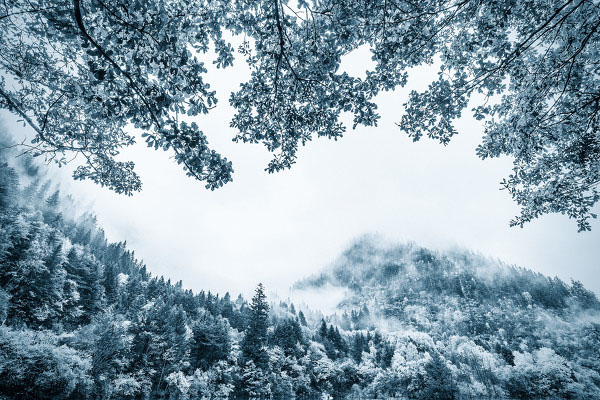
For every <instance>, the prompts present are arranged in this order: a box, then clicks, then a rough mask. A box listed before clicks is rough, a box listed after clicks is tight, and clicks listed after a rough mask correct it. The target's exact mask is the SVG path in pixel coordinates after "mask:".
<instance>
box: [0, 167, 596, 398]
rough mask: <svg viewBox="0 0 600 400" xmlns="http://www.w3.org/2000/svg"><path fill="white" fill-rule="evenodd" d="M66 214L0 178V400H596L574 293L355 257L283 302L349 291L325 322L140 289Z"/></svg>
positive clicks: (423, 256)
mask: <svg viewBox="0 0 600 400" xmlns="http://www.w3.org/2000/svg"><path fill="white" fill-rule="evenodd" d="M69 209H70V206H69V201H68V199H65V198H63V197H61V195H60V193H59V192H58V191H56V190H53V189H52V188H51V184H50V183H49V182H44V179H43V177H42V175H41V174H40V173H39V171H38V168H37V167H36V166H35V165H34V164H32V163H31V161H30V160H28V159H23V160H22V161H21V162H20V164H19V165H14V166H9V165H8V164H7V163H6V160H5V159H2V160H0V228H1V229H0V398H36V399H44V398H47V399H50V398H63V399H93V398H103V399H109V398H114V399H160V398H174V399H188V398H203V397H206V398H209V397H219V398H221V397H263V398H267V397H269V398H290V397H294V396H296V397H311V398H314V397H318V396H321V395H329V396H333V397H343V396H349V395H352V396H362V397H368V398H374V397H375V398H388V397H393V396H406V397H408V398H414V399H430V398H438V399H452V398H458V397H465V398H481V397H486V396H488V397H489V396H494V397H501V396H514V397H519V398H540V397H564V398H593V397H597V396H599V395H600V373H599V372H600V355H599V353H598V351H597V349H598V348H599V346H600V324H598V321H599V319H598V316H599V310H600V306H599V304H598V300H597V299H596V297H595V295H594V294H593V293H591V292H589V291H587V290H586V289H585V288H583V286H582V285H581V284H579V283H573V284H572V285H565V284H564V283H563V282H561V281H560V280H558V279H549V278H546V277H543V276H541V275H539V274H534V273H532V272H530V271H526V270H521V269H512V268H507V267H500V266H498V265H490V264H489V263H488V262H487V261H486V260H483V259H481V258H478V257H475V256H472V255H469V254H465V253H456V254H451V255H439V254H437V253H432V252H429V251H427V250H425V249H420V248H417V247H414V246H413V247H411V246H400V247H397V248H393V249H380V248H377V247H376V246H375V245H373V244H372V243H369V242H365V241H363V242H359V243H358V244H357V245H355V246H354V247H352V248H351V249H350V250H348V251H347V252H346V253H345V254H344V256H343V258H342V261H341V262H340V264H339V265H337V266H336V267H335V268H334V269H333V270H331V271H330V272H327V273H324V274H323V275H322V276H320V277H317V278H315V279H310V280H307V281H304V282H302V283H301V284H299V286H303V287H304V288H315V287H318V286H322V285H323V284H333V285H337V286H343V287H345V288H348V289H349V290H350V292H351V296H350V297H349V298H348V299H347V300H346V301H345V302H344V303H342V305H340V307H342V308H344V309H345V312H344V313H343V314H341V315H334V316H330V317H323V316H322V315H321V314H320V313H319V312H315V311H311V310H309V309H307V308H306V307H304V308H303V309H302V310H300V309H299V308H297V307H296V306H295V305H294V304H291V303H289V302H284V301H280V302H279V303H275V302H273V303H271V304H269V303H268V300H267V297H266V295H265V291H264V288H263V287H262V285H259V286H258V288H257V289H256V293H255V295H254V297H253V298H252V301H251V302H250V303H249V304H248V303H247V302H246V301H245V300H244V299H243V298H242V297H241V296H240V297H238V298H237V299H236V300H232V299H231V298H230V296H229V294H225V295H224V296H222V297H221V296H219V295H214V294H212V293H210V292H208V293H205V292H200V293H196V294H195V293H193V292H192V291H190V290H185V289H183V288H182V284H181V282H179V283H176V284H172V283H171V282H170V281H165V280H164V279H163V278H162V277H161V278H157V277H152V276H151V275H150V274H149V273H148V272H147V270H146V267H145V266H144V265H142V264H141V263H140V262H138V261H136V259H135V257H134V255H133V253H131V252H130V251H129V250H127V248H126V246H125V244H123V243H119V244H113V243H107V241H106V239H105V238H104V235H103V233H102V231H101V230H100V229H98V228H97V227H96V226H95V222H94V218H93V217H91V216H89V215H83V216H80V217H75V216H73V215H72V213H71V211H69ZM484 266H485V268H484V269H481V268H483V267H484ZM480 267H481V268H480Z"/></svg>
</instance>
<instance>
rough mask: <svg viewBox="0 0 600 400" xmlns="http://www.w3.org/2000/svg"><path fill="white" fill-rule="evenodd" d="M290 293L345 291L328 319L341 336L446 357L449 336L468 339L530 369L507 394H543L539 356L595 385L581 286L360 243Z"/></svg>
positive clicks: (414, 249)
mask: <svg viewBox="0 0 600 400" xmlns="http://www.w3.org/2000/svg"><path fill="white" fill-rule="evenodd" d="M294 287H295V289H297V290H307V291H310V290H319V288H323V287H327V288H329V289H331V288H332V287H333V288H337V287H340V288H344V289H346V296H345V299H344V300H343V301H342V302H341V303H340V304H339V305H338V309H339V311H340V313H342V315H341V316H338V317H337V319H336V322H337V323H338V324H339V325H340V327H342V328H344V329H347V330H352V329H373V328H378V329H383V330H384V331H387V332H388V333H390V334H391V335H396V336H398V335H400V336H402V335H408V337H410V338H411V339H410V340H411V341H414V342H415V343H417V347H419V346H422V347H423V346H424V348H431V347H435V348H444V349H446V351H447V352H449V353H452V352H456V351H457V348H456V341H457V340H458V341H463V340H469V341H471V342H472V343H474V344H475V345H477V346H479V348H480V350H481V351H484V352H487V353H488V354H490V355H493V356H494V357H498V358H499V359H501V360H503V361H504V362H505V363H506V364H507V365H511V366H513V367H514V368H515V369H521V368H522V369H524V370H527V371H529V372H527V373H525V375H527V374H530V375H527V376H528V378H527V379H524V380H519V379H516V378H514V379H513V381H511V382H512V383H510V384H509V387H510V390H509V393H510V394H512V395H513V396H515V397H523V398H526V397H536V396H539V397H544V396H549V395H550V394H549V393H548V392H543V391H541V392H535V390H537V389H535V388H536V386H537V385H539V384H540V383H539V381H537V380H536V379H534V378H532V376H533V375H535V374H538V375H537V376H538V378H539V377H540V376H546V374H548V373H550V372H548V371H546V372H540V371H539V369H537V372H536V373H533V372H532V371H533V370H536V368H539V367H540V366H541V365H544V363H545V362H546V361H548V360H546V361H544V360H545V359H544V357H545V355H544V354H545V353H544V354H541V353H540V354H538V353H539V352H540V351H542V353H543V352H546V351H547V352H550V353H551V355H552V357H554V356H556V357H559V359H560V360H562V361H560V362H559V364H560V363H566V360H569V361H570V362H574V363H578V365H579V366H585V367H586V368H591V369H592V370H593V371H594V372H593V373H592V374H591V376H593V378H592V379H591V381H592V382H594V384H595V385H600V375H598V371H600V351H599V350H598V349H599V348H600V324H599V323H600V302H599V301H598V299H597V297H596V295H595V294H594V293H593V292H591V291H589V290H587V289H585V287H584V286H583V285H582V284H581V283H580V282H571V284H566V283H565V282H563V281H562V280H560V279H558V278H549V277H546V276H544V275H542V274H539V273H535V272H532V271H530V270H528V269H524V268H519V267H513V266H508V265H506V264H504V263H502V262H500V261H496V260H491V259H488V258H485V257H483V256H480V255H477V254H473V253H471V252H468V251H458V250H455V251H448V252H437V251H431V250H428V249H426V248H422V247H419V246H417V245H414V244H400V245H395V246H383V245H380V244H379V243H378V242H377V240H375V239H373V238H371V237H364V238H362V239H360V240H358V241H357V242H355V243H354V244H353V245H352V246H351V247H350V248H349V249H348V250H346V251H345V252H344V253H343V254H342V256H341V257H340V258H339V259H338V260H337V261H336V262H335V263H334V265H332V266H331V267H330V268H328V269H326V270H325V271H324V272H323V273H321V274H319V275H316V276H313V277H310V278H307V279H304V280H302V281H299V282H297V283H296V284H295V286H294ZM423 335H425V336H423ZM415 338H418V339H415ZM424 338H425V339H424ZM418 343H420V344H418ZM427 343H429V345H427ZM447 354H448V353H447ZM450 358H452V357H450ZM548 362H550V361H548ZM536 363H538V364H539V365H538V366H537V367H536V366H535V365H536ZM540 374H541V375H540ZM540 379H541V378H540ZM509 381H510V380H509ZM582 381H583V379H582V380H580V383H581V382H582ZM511 385H512V386H511ZM532 390H533V392H532ZM536 393H537V394H536ZM556 395H557V396H559V395H558V394H556Z"/></svg>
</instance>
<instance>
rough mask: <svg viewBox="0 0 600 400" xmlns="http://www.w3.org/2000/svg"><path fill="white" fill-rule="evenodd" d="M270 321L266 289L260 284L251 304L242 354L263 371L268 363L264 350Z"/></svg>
mask: <svg viewBox="0 0 600 400" xmlns="http://www.w3.org/2000/svg"><path fill="white" fill-rule="evenodd" d="M268 319H269V305H268V304H267V301H266V295H265V292H264V287H263V285H262V283H259V284H258V287H257V288H256V292H255V294H254V297H253V298H252V303H251V304H250V319H249V321H248V328H247V329H246V335H245V336H244V340H243V341H242V353H243V355H244V357H245V358H246V359H248V360H252V361H253V362H254V364H255V365H256V366H257V367H258V368H262V369H265V368H266V367H267V363H268V356H267V354H266V352H265V351H264V350H263V346H264V345H265V344H266V341H267V328H268Z"/></svg>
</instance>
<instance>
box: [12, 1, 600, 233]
mask: <svg viewBox="0 0 600 400" xmlns="http://www.w3.org/2000/svg"><path fill="white" fill-rule="evenodd" d="M599 27H600V11H599V9H598V7H597V4H596V2H594V1H592V0H577V1H575V0H527V1H516V0H498V1H472V0H452V1H445V0H424V1H419V2H413V1H410V0H376V1H371V0H369V1H365V0H361V1H354V0H352V1H347V0H344V1H339V0H335V1H333V0H313V1H305V0H300V1H298V2H288V1H286V0H283V1H282V0H274V1H273V0H269V1H267V0H261V1H251V2H247V1H240V0H234V1H212V0H211V1H207V0H191V1H190V0H162V1H121V0H118V1H117V0H112V1H102V0H30V1H22V0H6V1H3V2H2V4H0V71H1V72H2V74H1V76H0V107H2V108H6V109H9V110H11V111H12V112H14V113H16V114H17V115H19V116H20V118H23V119H24V120H25V121H27V122H28V123H29V124H30V125H31V126H32V127H33V128H34V129H35V131H36V136H35V139H34V141H33V143H32V144H31V145H28V146H29V148H30V149H31V150H32V151H33V152H34V153H36V154H46V155H47V157H48V158H51V159H54V160H56V161H58V162H59V163H64V162H66V160H67V158H66V157H67V156H66V153H73V152H74V153H77V154H82V155H83V156H84V162H83V164H82V165H80V166H79V168H77V170H76V172H75V178H77V179H92V180H94V181H96V182H98V183H100V184H103V185H107V186H108V187H110V188H111V189H113V190H116V191H117V192H124V193H127V194H131V193H132V192H133V191H136V190H139V189H140V188H141V182H140V180H139V178H138V176H137V175H136V174H135V172H134V170H133V163H132V162H122V161H117V160H116V159H115V156H116V155H117V154H118V153H119V151H120V150H121V149H122V148H123V147H124V146H128V145H130V144H131V143H133V136H132V135H131V133H128V132H130V130H128V129H126V127H127V126H128V125H134V126H135V127H137V128H140V129H141V130H142V131H143V132H144V136H145V137H146V141H147V143H148V145H149V146H153V147H155V148H156V149H158V148H163V149H165V150H168V149H172V150H173V151H174V153H175V158H176V160H177V162H179V163H182V164H183V165H184V167H185V169H186V171H187V173H188V174H190V175H192V176H194V177H196V178H197V179H200V180H203V181H205V182H206V185H207V187H209V188H211V189H214V188H217V187H219V186H221V185H223V184H225V183H227V182H229V181H230V180H231V173H232V172H233V169H232V166H231V163H230V162H229V161H227V159H225V158H223V157H221V156H220V155H219V154H218V153H216V152H215V151H213V150H211V149H210V148H209V146H208V142H207V139H206V136H205V135H204V133H203V132H202V131H201V130H200V128H199V127H198V126H197V125H195V124H193V123H190V120H189V118H186V117H194V116H196V115H198V114H202V113H207V112H208V111H209V110H210V109H211V108H213V107H214V106H215V104H216V101H217V97H216V94H215V92H214V91H212V90H211V89H210V86H209V85H208V83H206V82H205V81H204V75H205V73H206V71H207V70H206V68H205V66H204V64H203V62H202V60H204V59H205V58H207V57H206V55H205V54H206V53H207V51H208V50H209V49H210V48H211V46H212V48H214V50H215V53H216V55H215V57H213V59H214V61H213V62H214V63H215V64H216V65H217V66H218V67H223V68H225V67H229V66H231V65H233V62H234V47H233V46H232V45H231V43H230V42H229V39H227V40H225V38H229V37H230V36H231V35H243V38H244V39H243V42H242V45H241V46H239V52H240V53H241V55H242V57H243V58H245V61H246V63H247V66H248V67H249V68H250V71H251V77H250V79H249V80H248V81H247V82H243V83H242V85H241V87H240V89H239V90H238V91H237V92H235V93H232V94H231V97H230V103H231V104H232V105H233V107H234V108H235V110H236V113H235V115H234V116H233V118H232V120H231V126H232V127H233V128H235V129H237V131H238V133H237V135H236V136H235V138H234V140H235V141H242V142H250V143H262V144H264V145H265V146H266V147H267V149H268V150H269V151H270V152H272V153H274V158H273V160H272V161H271V162H270V163H269V165H268V166H267V170H269V171H271V172H272V171H277V170H281V169H283V168H289V167H290V166H291V165H292V164H293V163H294V162H295V161H296V157H297V150H298V147H299V146H300V145H304V144H306V143H307V142H308V141H310V140H312V138H313V136H323V137H328V138H332V139H338V138H340V137H341V136H342V135H343V134H344V132H345V130H346V127H345V126H344V124H342V123H341V121H340V115H341V113H343V112H350V113H351V114H352V115H353V116H354V126H356V125H358V124H362V125H366V126H371V125H376V123H377V120H378V118H379V115H378V114H377V106H376V104H375V101H374V100H375V96H376V95H377V94H378V93H380V92H381V91H382V90H393V89H395V88H397V87H400V86H404V85H405V84H406V83H407V80H408V79H409V74H408V71H409V70H410V69H411V68H413V67H418V66H421V65H425V64H432V63H434V62H437V63H438V64H439V66H440V69H439V76H438V79H436V80H435V81H434V82H433V83H431V84H430V86H429V87H428V89H427V90H426V91H424V92H422V93H417V92H413V93H411V95H410V98H409V100H408V102H407V103H406V104H405V105H404V106H405V107H404V109H405V113H404V114H403V115H402V116H401V119H400V121H399V124H398V125H399V127H400V128H401V129H402V130H403V131H404V132H406V133H407V134H408V135H410V136H411V137H412V138H413V139H414V140H419V138H421V137H422V136H423V135H427V136H429V137H431V138H433V139H435V140H439V141H440V142H441V143H443V144H447V143H448V142H449V141H450V140H451V138H452V137H453V136H454V135H456V134H457V131H456V129H455V128H454V125H453V122H454V121H455V120H456V119H457V118H459V117H460V116H461V114H462V113H463V112H464V111H465V109H467V107H469V100H470V99H471V96H472V95H475V97H477V101H478V103H477V104H475V107H474V108H473V110H472V111H473V113H474V115H475V117H476V118H478V119H484V120H485V121H486V126H485V133H484V138H483V141H482V143H481V145H480V146H479V147H478V149H477V153H478V155H479V156H480V157H482V158H488V157H498V156H502V155H507V156H511V157H512V158H513V159H514V170H513V173H511V174H510V176H509V177H508V179H506V180H504V181H503V182H502V185H503V187H504V188H506V189H507V190H508V192H509V193H510V194H511V195H512V197H513V199H514V200H515V201H516V202H517V203H518V204H519V205H520V206H521V207H522V208H521V214H520V216H518V217H517V218H516V219H515V220H513V221H512V224H514V225H521V226H522V225H523V223H525V222H527V221H530V220H531V219H533V218H536V217H538V216H539V215H542V214H546V213H550V212H560V213H563V214H567V215H568V216H569V217H570V218H574V219H576V220H577V222H578V225H579V229H580V230H589V229H590V224H589V219H590V218H595V215H594V213H593V211H592V207H593V205H594V204H595V203H597V201H598V200H599V199H600V195H599V194H598V191H597V188H598V184H599V183H600V165H599V162H600V139H599V135H598V132H599V126H600V125H599V119H598V115H599V113H598V111H599V109H600V93H599V92H598V83H599V82H598V76H599V74H598V65H599V64H598V58H599V57H598V56H599V43H600V41H599V40H598V28H599ZM225 33H226V35H225ZM360 46H367V47H369V48H370V49H371V52H372V58H373V61H374V62H375V67H374V69H373V70H371V71H368V72H367V74H366V77H365V78H364V79H361V78H358V77H355V76H350V75H349V74H347V73H345V72H341V71H340V70H339V67H340V62H341V60H342V57H343V56H344V55H346V54H349V53H350V52H352V51H353V50H355V49H356V48H358V47H360ZM50 77H51V79H49V78H50ZM24 145H25V144H24Z"/></svg>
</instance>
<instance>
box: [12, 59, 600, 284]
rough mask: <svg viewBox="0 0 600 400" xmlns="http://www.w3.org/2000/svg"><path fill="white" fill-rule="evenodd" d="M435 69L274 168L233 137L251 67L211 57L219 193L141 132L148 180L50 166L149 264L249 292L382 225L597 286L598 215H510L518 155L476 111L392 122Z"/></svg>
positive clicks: (392, 234) (323, 263)
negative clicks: (97, 180) (223, 166)
mask: <svg viewBox="0 0 600 400" xmlns="http://www.w3.org/2000/svg"><path fill="white" fill-rule="evenodd" d="M369 58H370V56H369V54H368V50H366V49H359V50H356V51H355V52H353V53H351V54H350V55H348V56H346V58H345V59H344V60H343V65H342V67H341V68H342V69H343V70H346V71H347V72H349V73H352V74H357V75H360V74H364V70H365V68H367V67H368V66H369V63H368V61H369ZM434 75H435V69H433V68H419V69H417V70H414V71H411V74H410V76H409V84H408V85H407V87H406V88H403V89H400V90H397V91H395V92H388V93H384V94H382V95H380V96H379V97H378V98H377V101H376V102H377V104H378V107H379V112H380V114H381V119H380V121H379V124H378V127H369V128H365V127H357V129H355V130H352V129H351V126H352V123H351V121H352V117H351V116H350V115H345V116H344V121H345V122H347V126H348V127H349V129H348V132H347V133H346V135H345V137H344V138H342V139H341V140H339V141H337V142H334V141H331V140H329V139H326V138H316V139H314V140H313V142H310V143H308V144H307V146H306V147H304V148H301V149H300V150H299V156H298V160H297V163H296V165H294V166H293V167H292V169H291V170H288V171H284V172H279V173H275V174H268V173H267V172H265V171H264V168H265V167H266V165H267V163H268V161H269V160H270V154H269V153H268V152H267V150H266V148H264V147H262V146H260V145H251V144H236V143H233V142H232V141H231V138H232V137H233V136H234V135H235V133H236V132H235V131H234V130H233V129H232V128H230V127H229V121H230V119H231V117H232V116H233V114H234V110H233V109H232V108H231V107H230V106H229V104H228V98H229V93H230V92H231V91H234V90H236V88H237V87H238V86H239V83H240V82H242V81H243V80H244V79H246V78H247V77H248V71H247V70H246V69H245V67H244V63H243V60H237V62H236V63H235V64H234V67H233V68H228V69H226V70H216V69H214V68H212V69H210V68H209V74H208V75H207V77H206V79H207V80H208V81H209V82H210V83H211V85H212V87H213V89H215V90H217V94H218V97H219V104H218V106H217V108H216V109H214V110H212V111H211V112H210V113H209V114H208V115H207V116H202V117H201V118H198V119H197V122H198V123H199V125H200V127H201V129H202V130H203V131H204V132H205V133H206V135H207V137H208V139H209V142H210V144H211V145H212V147H213V148H214V149H216V150H217V151H220V152H221V154H223V155H224V156H226V157H227V158H228V159H229V160H231V161H232V162H233V167H234V170H235V174H234V181H233V182H231V183H228V184H227V185H225V186H224V187H223V188H221V189H218V190H216V191H212V192H211V191H210V190H207V189H205V188H204V185H203V184H202V183H201V182H198V181H195V180H194V179H192V178H189V177H186V176H185V173H184V172H183V170H182V169H181V168H180V166H178V165H177V164H176V163H175V162H174V160H173V159H172V154H170V153H169V152H163V151H161V150H159V151H155V150H153V149H150V148H147V147H146V146H145V144H144V143H143V141H142V140H139V143H138V144H136V145H135V146H133V147H131V148H129V149H127V150H126V151H124V152H123V154H122V156H123V157H122V158H123V159H130V160H133V161H134V162H135V164H136V170H137V172H138V174H139V175H140V176H141V179H142V182H143V190H142V192H140V193H137V194H135V195H134V196H132V197H126V196H124V195H117V194H115V193H113V192H111V191H109V190H108V189H106V188H101V187H100V186H97V185H95V184H93V183H91V182H81V181H73V180H72V178H71V177H70V175H71V172H72V170H73V169H74V168H75V166H76V164H71V165H69V166H67V167H66V168H65V167H63V168H62V169H60V170H59V169H58V168H55V167H52V166H51V167H50V169H51V174H52V175H53V176H54V177H55V179H56V181H57V182H60V185H61V191H62V193H63V194H66V193H70V194H72V195H73V197H74V198H75V199H77V200H78V201H79V203H80V205H79V207H80V209H81V210H90V211H92V212H93V213H95V214H96V216H97V218H98V222H99V225H100V226H101V227H102V228H103V229H104V230H105V233H106V236H107V238H108V239H109V240H110V241H127V245H128V247H129V248H130V249H132V250H134V251H135V254H136V257H138V258H140V259H142V260H143V261H144V262H145V263H146V264H147V267H148V269H149V271H151V272H152V273H153V274H156V275H164V276H165V277H166V278H170V279H171V280H172V281H178V280H182V281H183V285H184V287H187V288H191V289H194V290H197V291H199V290H202V289H204V290H211V291H212V292H219V293H225V292H227V291H229V292H230V293H232V294H237V293H243V294H245V295H249V294H250V293H251V292H252V291H253V289H254V288H255V287H256V285H257V284H258V283H259V282H262V283H263V284H265V286H266V287H267V289H268V291H270V292H271V293H280V294H284V293H286V291H287V290H288V289H289V288H290V287H291V286H292V285H293V283H294V282H295V281H296V280H299V279H302V278H304V277H307V276H309V275H311V274H314V273H318V272H319V271H320V270H322V269H323V268H326V267H327V266H328V265H330V264H331V263H333V262H334V261H335V260H336V258H337V257H338V256H339V255H340V254H341V252H342V251H343V250H344V249H345V248H346V247H348V246H349V245H350V244H351V243H352V241H353V240H355V239H357V238H359V237H360V236H362V235H364V234H376V235H379V237H381V238H383V239H385V240H388V241H392V242H405V241H412V242H415V243H416V244H418V245H421V246H425V247H430V248H432V249H438V250H444V249H447V248H452V247H457V246H458V247H463V248H468V249H470V250H473V251H476V252H479V253H481V254H484V255H487V256H490V257H493V258H498V259H501V260H503V261H505V262H507V263H509V264H515V265H519V266H522V267H526V268H530V269H532V270H534V271H539V272H541V273H544V274H546V275H549V276H558V277H559V278H561V279H563V280H566V281H567V282H568V281H569V280H570V279H571V278H573V279H575V280H580V281H582V282H583V283H584V285H585V286H586V287H588V288H589V289H591V290H594V291H595V292H596V293H600V246H599V244H600V223H599V222H598V221H597V220H595V221H593V223H592V232H585V233H578V232H577V225H576V223H575V221H572V220H569V219H568V218H567V217H566V216H562V215H550V216H543V217H541V218H539V219H538V220H535V221H533V222H531V223H529V224H528V225H526V226H525V227H524V228H522V229H521V228H510V227H509V221H510V219H511V218H512V217H514V216H515V215H517V214H518V211H519V209H518V207H517V205H516V204H515V203H514V202H513V201H512V200H511V198H510V195H509V194H508V193H506V191H501V190H499V188H500V185H499V182H500V181H501V180H502V178H504V177H506V176H508V174H509V173H510V171H511V165H512V162H511V160H510V159H509V158H500V159H493V160H485V161H482V160H480V159H479V158H477V156H476V155H475V147H476V146H477V144H478V143H479V142H480V140H481V137H482V133H483V128H482V124H481V123H480V122H477V121H474V120H473V119H472V118H470V116H469V115H465V116H464V117H463V118H461V119H460V120H459V121H458V122H457V123H456V127H457V129H458V131H459V135H458V136H456V137H455V138H454V139H453V140H452V142H451V143H450V144H449V145H448V146H447V147H444V146H442V145H440V144H439V143H437V142H434V141H431V140H428V139H426V138H425V139H422V140H421V141H420V142H417V143H413V142H412V140H411V139H410V138H408V137H407V136H406V135H405V134H403V133H402V132H400V130H399V129H398V127H397V126H396V124H395V123H396V122H398V121H399V120H400V117H401V115H402V103H403V102H404V101H405V100H406V98H407V95H408V93H409V92H410V90H411V89H417V90H419V89H424V88H425V87H426V86H427V84H428V83H429V82H430V81H431V80H432V79H433V77H434ZM0 118H2V120H3V125H4V126H6V127H8V128H9V129H10V130H11V132H12V133H13V135H14V136H15V138H17V139H22V138H23V137H28V136H29V137H30V135H31V131H30V130H29V129H27V128H23V127H22V125H21V124H19V123H17V118H16V117H14V116H11V115H9V114H7V113H0ZM597 211H600V210H598V208H597Z"/></svg>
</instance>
